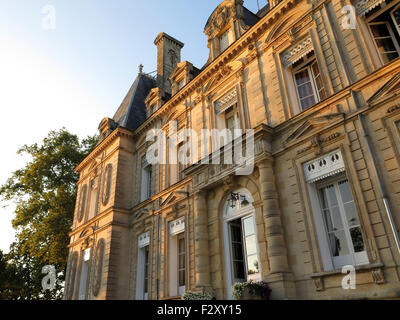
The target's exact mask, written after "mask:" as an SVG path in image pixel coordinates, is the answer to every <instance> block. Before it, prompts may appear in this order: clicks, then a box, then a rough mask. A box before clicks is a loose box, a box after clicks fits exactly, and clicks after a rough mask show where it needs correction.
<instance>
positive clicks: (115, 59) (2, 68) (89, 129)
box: [0, 0, 266, 251]
mask: <svg viewBox="0 0 400 320" xmlns="http://www.w3.org/2000/svg"><path fill="white" fill-rule="evenodd" d="M259 1H260V5H264V4H265V2H266V1H265V0H264V1H263V0H259ZM221 2H222V1H220V0H203V1H193V0H173V1H166V0H147V1H137V0H47V1H42V0H0V115H1V125H0V136H1V137H2V138H1V142H2V146H1V150H2V155H1V166H0V184H3V183H4V182H5V180H6V179H7V177H9V176H10V174H11V172H12V171H15V170H16V169H18V168H20V167H22V166H23V165H24V162H25V161H26V160H27V159H23V158H21V157H20V156H17V155H16V151H17V149H18V148H19V147H20V146H22V145H24V144H30V143H33V142H39V141H41V140H42V139H43V138H44V137H45V136H46V135H47V133H48V132H49V131H50V130H58V129H60V128H62V127H66V128H67V129H68V130H70V131H71V132H73V133H75V134H78V135H79V136H81V137H84V136H86V135H88V134H94V133H96V130H97V126H98V124H99V123H100V121H101V119H102V118H104V117H112V116H113V114H114V112H115V111H116V110H117V108H118V106H119V105H120V103H121V101H122V99H123V98H124V96H125V94H126V92H127V91H128V89H129V87H130V86H131V84H132V82H133V81H134V79H135V77H136V75H137V72H138V65H139V64H143V65H144V71H145V72H151V71H154V70H155V69H156V47H155V46H154V44H153V41H154V39H155V37H156V36H157V34H158V33H160V32H161V31H164V32H166V33H168V34H170V35H171V36H174V37H175V38H177V39H178V40H180V41H182V42H184V43H185V47H184V48H183V52H182V54H183V56H182V59H183V60H188V61H190V62H192V63H193V64H194V65H195V66H197V67H202V66H203V65H204V63H205V62H206V60H207V58H208V49H207V41H206V37H205V35H204V34H203V29H204V25H205V23H206V21H207V19H208V17H209V16H210V14H211V13H212V11H213V10H214V9H215V8H216V6H217V5H218V4H219V3H221ZM46 5H51V6H53V7H54V9H55V19H56V20H55V22H56V28H55V29H54V30H45V29H43V28H42V20H43V19H44V18H45V14H44V13H42V9H43V7H44V6H46ZM245 6H246V7H247V8H249V9H250V10H252V11H253V12H255V11H257V0H247V1H245ZM12 216H13V206H12V204H11V205H10V206H9V207H7V208H3V207H2V206H1V207H0V249H2V250H5V251H8V247H9V244H10V242H11V241H12V240H13V238H14V231H13V229H12V228H11V222H10V221H11V219H12Z"/></svg>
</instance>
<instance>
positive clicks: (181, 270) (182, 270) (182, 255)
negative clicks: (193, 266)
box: [178, 235, 186, 288]
mask: <svg viewBox="0 0 400 320" xmlns="http://www.w3.org/2000/svg"><path fill="white" fill-rule="evenodd" d="M178 285H179V287H180V288H181V287H184V286H185V285H186V250H185V237H184V236H183V235H180V236H179V237H178Z"/></svg>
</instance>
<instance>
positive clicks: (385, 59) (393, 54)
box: [381, 52, 399, 63]
mask: <svg viewBox="0 0 400 320" xmlns="http://www.w3.org/2000/svg"><path fill="white" fill-rule="evenodd" d="M381 56H382V60H383V62H384V63H389V62H390V61H392V60H394V59H397V58H398V57H399V54H398V53H397V52H390V53H382V54H381Z"/></svg>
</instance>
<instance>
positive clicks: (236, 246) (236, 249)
mask: <svg viewBox="0 0 400 320" xmlns="http://www.w3.org/2000/svg"><path fill="white" fill-rule="evenodd" d="M232 258H233V260H243V247H242V244H241V243H232Z"/></svg>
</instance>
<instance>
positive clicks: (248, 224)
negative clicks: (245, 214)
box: [243, 217, 255, 236]
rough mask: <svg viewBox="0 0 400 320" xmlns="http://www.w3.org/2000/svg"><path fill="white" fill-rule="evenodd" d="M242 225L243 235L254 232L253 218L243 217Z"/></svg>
mask: <svg viewBox="0 0 400 320" xmlns="http://www.w3.org/2000/svg"><path fill="white" fill-rule="evenodd" d="M243 227H244V235H245V236H249V235H252V234H254V233H255V232H254V218H253V217H249V218H246V219H243Z"/></svg>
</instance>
